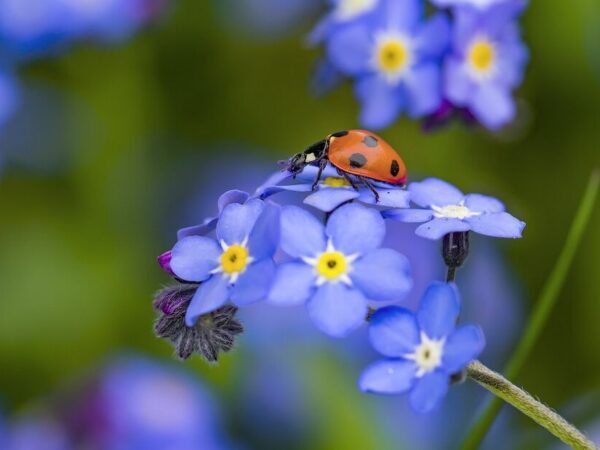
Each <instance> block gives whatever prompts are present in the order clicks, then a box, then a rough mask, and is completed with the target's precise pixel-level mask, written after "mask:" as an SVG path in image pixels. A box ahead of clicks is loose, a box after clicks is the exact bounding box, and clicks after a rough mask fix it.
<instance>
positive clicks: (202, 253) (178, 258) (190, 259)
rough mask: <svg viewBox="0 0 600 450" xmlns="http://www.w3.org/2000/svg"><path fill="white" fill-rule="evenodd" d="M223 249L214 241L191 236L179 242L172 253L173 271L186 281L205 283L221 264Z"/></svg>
mask: <svg viewBox="0 0 600 450" xmlns="http://www.w3.org/2000/svg"><path fill="white" fill-rule="evenodd" d="M219 256H221V248H220V247H219V244H217V243H216V242H215V240H214V239H210V238H207V237H204V236H189V237H186V238H183V239H182V240H180V241H178V242H177V244H175V246H174V247H173V250H172V252H171V263H170V264H171V270H172V271H173V272H174V273H175V275H177V277H178V278H181V279H182V280H186V281H204V280H206V279H207V278H208V277H210V272H211V271H212V270H213V269H214V268H215V267H217V265H218V264H219Z"/></svg>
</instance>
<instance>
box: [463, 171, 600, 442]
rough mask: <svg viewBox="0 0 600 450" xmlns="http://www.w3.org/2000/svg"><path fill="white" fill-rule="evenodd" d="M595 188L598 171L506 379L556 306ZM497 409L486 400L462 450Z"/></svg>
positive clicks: (516, 371)
mask: <svg viewBox="0 0 600 450" xmlns="http://www.w3.org/2000/svg"><path fill="white" fill-rule="evenodd" d="M599 185H600V170H594V171H593V172H592V174H591V176H590V179H589V181H588V184H587V188H586V191H585V193H584V195H583V198H582V199H581V203H580V204H579V208H578V210H577V213H576V214H575V218H574V219H573V223H572V224H571V228H570V230H569V234H568V235H567V239H566V241H565V245H564V247H563V249H562V251H561V253H560V256H559V257H558V260H557V261H556V264H555V266H554V268H553V270H552V272H551V273H550V276H549V277H548V279H547V280H546V283H545V285H544V288H543V289H542V292H541V293H540V296H539V298H538V300H537V302H536V304H535V307H534V309H533V311H532V314H531V317H530V319H529V324H528V325H527V327H526V329H525V334H524V335H523V338H522V339H521V341H520V343H519V344H518V346H517V350H516V351H515V353H514V354H513V356H512V358H511V359H510V361H509V363H508V365H507V366H506V370H505V371H504V373H505V374H506V376H507V377H508V378H509V379H511V380H514V379H516V377H517V375H518V374H519V372H520V370H521V367H522V366H523V364H524V363H525V361H526V360H527V358H528V357H529V354H530V353H531V350H532V349H533V347H534V345H535V343H536V341H537V339H538V337H539V335H540V333H541V332H542V330H543V328H544V325H545V323H546V320H547V319H548V317H549V315H550V313H551V312H552V309H553V308H554V305H555V304H556V301H557V299H558V295H559V293H560V291H561V288H562V286H563V284H564V282H565V279H566V277H567V273H568V271H569V267H570V266H571V263H572V262H573V258H574V256H575V252H576V250H577V247H578V245H579V242H580V241H581V238H582V237H583V233H584V231H585V228H586V226H587V224H588V222H589V220H590V217H591V214H592V210H593V207H594V202H595V201H596V196H597V194H598V186H599ZM501 406H502V402H501V401H500V399H499V398H497V397H495V398H492V399H491V400H490V402H489V403H488V404H487V405H486V407H485V409H484V411H483V413H482V414H481V416H480V417H479V419H478V420H477V422H476V423H475V425H474V426H473V428H472V429H471V431H470V433H469V434H468V436H467V438H466V440H465V442H464V443H463V446H462V448H463V450H474V449H477V448H479V446H480V445H481V442H482V441H483V439H484V438H485V435H486V433H487V431H488V429H489V428H490V426H491V425H492V423H493V422H494V419H495V418H496V415H497V414H498V412H499V411H500V407H501Z"/></svg>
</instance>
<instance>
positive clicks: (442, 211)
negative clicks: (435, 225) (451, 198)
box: [431, 202, 481, 220]
mask: <svg viewBox="0 0 600 450" xmlns="http://www.w3.org/2000/svg"><path fill="white" fill-rule="evenodd" d="M431 209H432V210H433V216H434V217H437V218H438V219H460V220H463V219H467V218H469V217H474V216H478V215H480V214H481V213H480V212H475V211H471V210H470V209H469V208H467V207H466V206H465V205H464V204H463V203H462V202H461V203H459V204H458V205H446V206H436V205H431Z"/></svg>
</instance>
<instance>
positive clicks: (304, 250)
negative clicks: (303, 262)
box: [281, 206, 327, 258]
mask: <svg viewBox="0 0 600 450" xmlns="http://www.w3.org/2000/svg"><path fill="white" fill-rule="evenodd" d="M326 246H327V242H326V240H325V230H324V228H323V225H321V222H319V221H318V220H317V218H316V217H315V216H313V215H312V214H310V213H309V212H307V211H305V210H303V209H302V208H298V207H297V206H284V207H283V208H282V210H281V249H282V250H283V251H284V252H286V253H287V254H288V255H290V256H292V257H294V258H302V257H311V258H314V257H315V256H317V255H318V254H319V253H321V252H323V250H325V248H326Z"/></svg>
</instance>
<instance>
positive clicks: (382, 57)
mask: <svg viewBox="0 0 600 450" xmlns="http://www.w3.org/2000/svg"><path fill="white" fill-rule="evenodd" d="M412 47H413V45H412V41H411V39H410V38H409V37H407V36H405V35H403V34H400V33H395V32H389V31H385V32H380V33H378V34H377V35H376V36H375V46H374V48H373V56H372V58H371V66H372V67H373V68H374V69H375V70H376V71H377V72H379V73H380V74H381V75H382V76H383V77H384V78H385V79H386V80H387V81H388V83H390V84H397V83H398V82H400V80H402V78H403V77H404V76H405V75H406V73H407V72H408V70H409V69H410V67H411V66H412V63H413V48H412Z"/></svg>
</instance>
